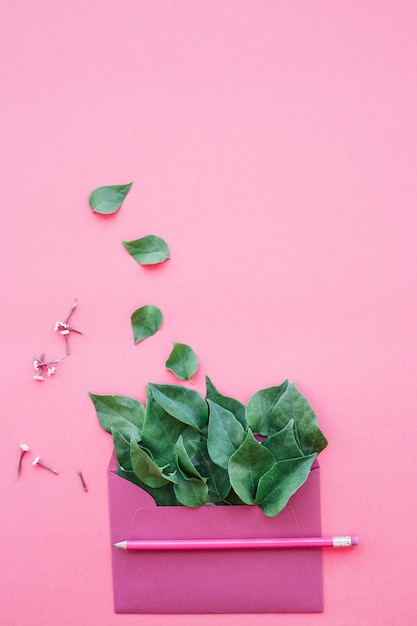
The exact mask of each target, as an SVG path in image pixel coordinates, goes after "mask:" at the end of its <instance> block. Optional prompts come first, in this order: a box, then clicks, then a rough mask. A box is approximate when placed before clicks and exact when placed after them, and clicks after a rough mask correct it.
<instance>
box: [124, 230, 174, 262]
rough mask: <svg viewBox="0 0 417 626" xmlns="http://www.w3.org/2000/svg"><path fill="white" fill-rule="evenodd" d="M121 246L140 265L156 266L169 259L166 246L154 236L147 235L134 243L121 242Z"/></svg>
mask: <svg viewBox="0 0 417 626" xmlns="http://www.w3.org/2000/svg"><path fill="white" fill-rule="evenodd" d="M122 244H123V246H124V247H125V248H126V250H127V251H128V252H129V254H130V256H132V257H133V258H134V259H135V261H137V262H138V263H139V264H140V265H156V264H157V263H163V262H164V261H166V260H167V259H169V250H168V246H167V244H166V243H165V241H164V240H163V239H161V238H160V237H157V236H156V235H147V236H146V237H142V238H141V239H135V240H134V241H122Z"/></svg>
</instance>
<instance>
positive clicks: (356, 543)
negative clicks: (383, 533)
mask: <svg viewBox="0 0 417 626" xmlns="http://www.w3.org/2000/svg"><path fill="white" fill-rule="evenodd" d="M357 545H359V537H358V536H357V535H353V537H352V546H357Z"/></svg>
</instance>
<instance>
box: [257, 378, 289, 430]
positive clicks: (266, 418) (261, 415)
mask: <svg viewBox="0 0 417 626" xmlns="http://www.w3.org/2000/svg"><path fill="white" fill-rule="evenodd" d="M287 386H288V381H287V380H285V381H284V382H283V383H282V384H281V385H279V386H278V387H269V388H268V389H261V390H260V391H257V392H256V393H254V394H253V396H252V397H251V398H250V400H249V402H248V404H247V406H246V419H247V421H248V424H249V426H250V427H251V429H252V431H253V432H254V433H259V434H260V435H263V436H264V437H267V436H268V435H269V434H271V423H273V421H274V416H275V413H276V411H277V404H278V401H279V399H280V397H281V396H282V394H283V393H284V392H285V390H286V388H287ZM288 419H291V418H288ZM287 421H288V420H287ZM284 426H285V424H281V426H280V428H283V427H284ZM280 428H275V429H274V431H273V432H277V430H280Z"/></svg>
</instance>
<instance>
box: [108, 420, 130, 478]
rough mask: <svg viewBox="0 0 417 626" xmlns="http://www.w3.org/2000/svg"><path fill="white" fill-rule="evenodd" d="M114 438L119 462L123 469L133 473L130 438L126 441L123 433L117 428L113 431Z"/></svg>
mask: <svg viewBox="0 0 417 626" xmlns="http://www.w3.org/2000/svg"><path fill="white" fill-rule="evenodd" d="M111 434H112V437H113V444H114V451H115V453H116V458H117V462H118V464H119V465H120V467H121V469H123V470H125V471H132V461H131V460H130V438H129V439H126V437H124V436H123V435H122V433H121V432H119V431H118V430H116V429H115V428H112V429H111Z"/></svg>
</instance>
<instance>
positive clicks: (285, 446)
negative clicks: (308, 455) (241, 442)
mask: <svg viewBox="0 0 417 626" xmlns="http://www.w3.org/2000/svg"><path fill="white" fill-rule="evenodd" d="M262 445H263V446H265V448H267V449H268V450H269V451H270V452H271V453H272V454H273V456H274V458H275V460H276V461H284V460H285V459H295V458H297V457H300V456H303V452H302V450H301V449H300V447H299V445H298V443H297V440H296V438H295V434H294V420H290V421H289V422H288V424H287V425H286V426H284V428H282V429H281V430H280V431H278V432H277V433H275V435H272V437H268V438H267V439H265V440H264V441H263V442H262Z"/></svg>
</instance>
